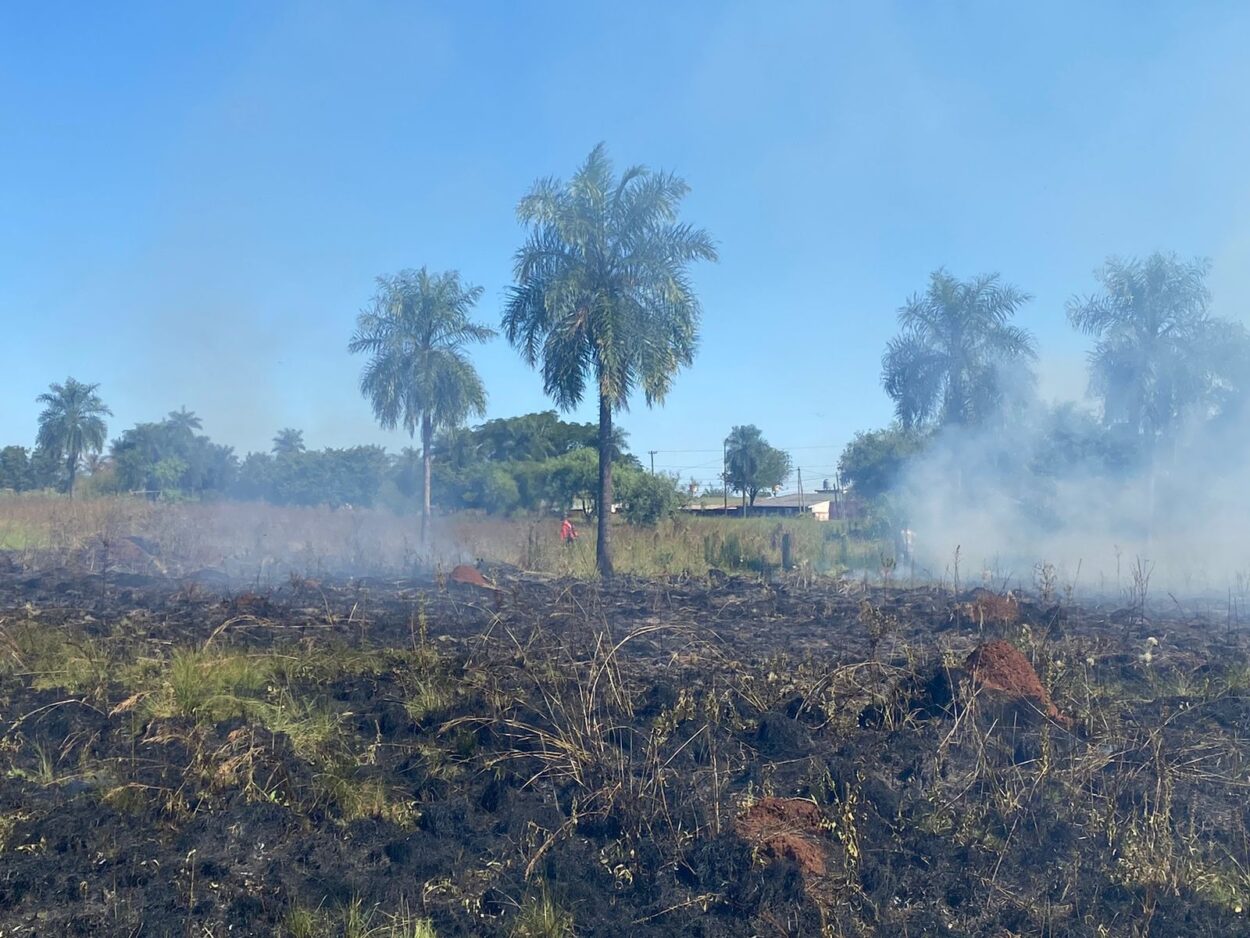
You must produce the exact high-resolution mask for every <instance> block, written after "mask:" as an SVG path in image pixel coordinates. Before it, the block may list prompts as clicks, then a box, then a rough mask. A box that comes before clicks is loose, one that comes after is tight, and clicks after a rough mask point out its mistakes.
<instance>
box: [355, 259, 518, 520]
mask: <svg viewBox="0 0 1250 938" xmlns="http://www.w3.org/2000/svg"><path fill="white" fill-rule="evenodd" d="M481 295H482V288H481V287H474V286H469V285H468V284H465V283H462V282H461V280H460V274H459V273H457V272H456V271H448V272H446V273H441V274H430V273H429V272H428V271H427V270H426V269H425V268H424V267H422V268H421V269H420V270H416V271H414V270H404V271H401V272H400V273H398V274H397V275H395V276H393V277H379V278H378V293H377V295H376V296H375V297H374V300H373V305H372V306H371V307H370V308H369V309H367V310H365V311H364V312H362V313H361V314H360V316H359V317H358V318H357V320H356V334H355V335H354V336H353V338H352V340H351V343H350V344H349V345H348V349H349V351H351V352H352V353H353V354H354V353H357V352H364V353H366V354H368V355H369V361H368V362H367V363H366V365H365V369H364V374H363V375H362V376H361V379H360V390H361V393H362V394H364V396H365V397H367V398H368V399H369V402H370V403H371V404H372V406H373V412H374V414H375V415H376V417H377V419H378V422H379V423H380V424H381V425H382V426H383V427H384V428H386V429H388V430H390V429H394V428H395V427H397V426H402V427H403V428H404V429H405V430H407V431H408V436H409V437H410V438H411V437H412V436H413V435H414V434H415V433H416V430H417V427H418V426H420V428H421V457H422V476H423V483H422V492H423V495H422V512H421V540H422V543H428V541H429V522H430V460H431V459H432V456H433V453H432V449H431V447H432V445H433V440H434V431H435V430H437V429H446V428H449V427H456V426H459V425H460V424H461V423H463V422H464V420H465V419H466V418H467V417H468V416H469V415H470V414H482V413H485V411H486V390H485V388H483V387H482V380H481V378H480V377H478V374H477V371H475V370H474V368H473V365H472V364H471V363H470V361H469V359H468V357H467V356H466V355H465V351H464V348H465V346H466V345H467V344H468V343H470V342H485V341H486V340H487V339H489V338H491V337H492V336H493V335H494V334H495V333H494V330H492V329H489V328H487V327H486V326H480V325H478V324H476V323H474V322H471V321H470V320H469V312H470V310H472V308H473V306H474V305H475V304H476V303H477V301H478V299H479V298H480V297H481Z"/></svg>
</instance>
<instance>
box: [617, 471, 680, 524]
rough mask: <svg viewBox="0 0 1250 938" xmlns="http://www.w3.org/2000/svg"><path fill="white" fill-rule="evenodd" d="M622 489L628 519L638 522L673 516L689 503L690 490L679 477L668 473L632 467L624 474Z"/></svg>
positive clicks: (620, 487)
mask: <svg viewBox="0 0 1250 938" xmlns="http://www.w3.org/2000/svg"><path fill="white" fill-rule="evenodd" d="M618 491H619V493H620V497H621V501H622V502H623V503H624V508H623V512H624V515H625V520H626V521H627V522H629V523H630V524H635V525H651V524H655V523H656V522H658V521H660V520H661V519H663V518H671V517H672V516H673V515H674V514H675V513H676V512H677V509H678V508H680V507H681V506H682V505H684V504H685V503H686V493H685V491H684V490H683V489H682V487H681V485H680V483H679V482H678V479H677V477H676V476H675V475H669V474H667V473H664V472H647V471H645V470H643V469H630V470H628V471H627V472H625V473H623V474H622V476H621V478H620V480H619V486H618Z"/></svg>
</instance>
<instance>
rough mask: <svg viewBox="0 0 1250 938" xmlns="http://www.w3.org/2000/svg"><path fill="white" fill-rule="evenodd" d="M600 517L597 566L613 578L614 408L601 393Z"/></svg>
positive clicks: (602, 573) (605, 574)
mask: <svg viewBox="0 0 1250 938" xmlns="http://www.w3.org/2000/svg"><path fill="white" fill-rule="evenodd" d="M598 508H599V517H598V519H597V520H598V533H599V537H598V543H596V544H595V564H596V565H597V566H598V568H599V575H600V576H601V577H603V578H604V579H609V578H611V576H612V574H613V572H614V571H613V569H612V544H611V540H610V539H611V535H610V533H609V532H610V530H611V529H610V528H609V527H608V516H609V515H611V514H612V406H611V404H610V403H609V402H608V397H607V395H606V394H604V393H603V391H602V389H601V390H600V391H599V505H598Z"/></svg>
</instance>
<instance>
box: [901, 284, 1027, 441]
mask: <svg viewBox="0 0 1250 938" xmlns="http://www.w3.org/2000/svg"><path fill="white" fill-rule="evenodd" d="M1029 299H1030V297H1029V296H1028V294H1026V293H1024V292H1022V291H1020V290H1018V289H1017V288H1016V287H1013V286H1010V285H1008V284H1004V283H1001V282H1000V281H999V277H998V274H983V275H981V276H979V277H974V278H973V279H972V280H967V281H961V280H957V279H956V278H955V277H952V276H951V275H950V274H948V273H947V272H946V271H945V270H936V271H934V272H933V273H932V274H931V275H930V277H929V288H928V290H926V291H925V292H924V294H917V295H913V296H912V297H910V298H909V299H908V300H907V303H906V304H905V305H904V306H903V307H902V308H901V309H900V310H899V313H898V319H899V324H900V326H901V327H902V331H901V332H900V333H899V335H897V336H895V337H894V338H893V339H891V340H890V343H889V345H888V346H887V348H886V352H885V355H884V356H883V357H882V360H881V366H882V378H881V381H882V384H883V385H884V386H885V390H886V393H887V394H889V396H890V398H891V399H892V400H893V401H894V410H895V413H896V414H897V415H898V419H899V420H900V421H901V422H902V424H903V426H904V427H906V428H908V429H912V428H915V427H920V426H924V425H926V424H929V423H933V422H936V423H938V424H942V425H951V424H954V425H962V424H970V423H977V422H979V421H982V420H984V419H985V418H986V417H988V416H989V415H990V414H992V413H993V412H994V411H995V409H996V408H997V406H998V404H999V402H1000V400H1001V399H1002V393H1003V381H1002V376H1001V373H1000V372H1001V369H1004V368H1019V367H1021V365H1022V364H1025V363H1027V362H1029V361H1031V360H1032V359H1034V358H1035V357H1036V351H1035V349H1034V341H1033V336H1032V335H1031V334H1030V333H1029V332H1028V331H1027V330H1025V329H1021V328H1019V327H1018V326H1014V325H1012V324H1011V318H1012V317H1013V316H1014V315H1015V313H1016V311H1017V310H1018V309H1019V308H1020V307H1021V306H1022V305H1024V304H1025V303H1026V302H1028V300H1029Z"/></svg>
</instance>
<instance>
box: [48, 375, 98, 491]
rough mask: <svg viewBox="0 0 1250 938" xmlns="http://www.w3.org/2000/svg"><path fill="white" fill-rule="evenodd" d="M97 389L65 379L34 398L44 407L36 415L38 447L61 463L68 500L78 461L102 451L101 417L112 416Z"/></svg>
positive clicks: (94, 386)
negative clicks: (62, 382)
mask: <svg viewBox="0 0 1250 938" xmlns="http://www.w3.org/2000/svg"><path fill="white" fill-rule="evenodd" d="M99 386H100V385H98V384H83V383H82V382H81V381H75V380H74V379H73V378H66V379H65V383H64V384H52V385H49V391H48V393H46V394H40V395H39V397H38V398H36V400H37V401H38V402H39V403H40V404H44V405H46V406H45V407H44V409H43V413H41V414H40V415H39V437H38V442H39V446H40V447H42V448H43V449H45V450H46V451H47V452H48V453H49V454H50V455H52V456H53V457H54V458H56V459H59V460H63V461H64V465H65V470H66V474H67V477H68V479H67V483H66V487H67V489H68V491H69V497H70V498H73V497H74V480H75V478H76V477H77V475H78V461H79V460H80V459H81V458H82V455H83V453H85V452H99V451H100V450H101V449H103V448H104V440H105V436H106V435H107V433H108V427H107V426H106V425H105V423H104V418H105V417H106V416H107V417H111V416H112V415H113V412H112V411H111V410H109V409H108V408H107V407H106V406H104V402H103V401H102V400H100V396H99V395H98V394H96V388H98V387H99Z"/></svg>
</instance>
